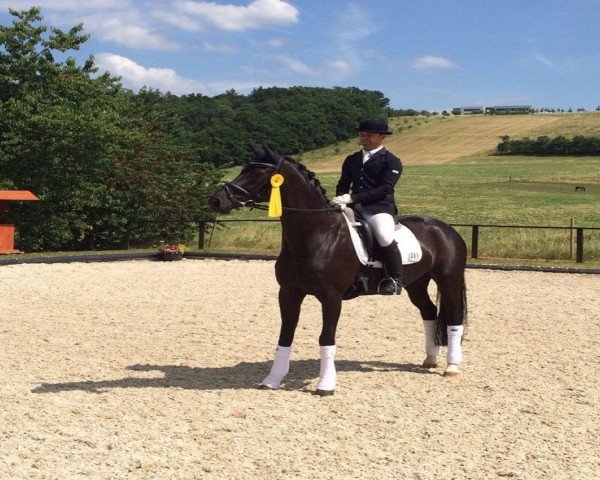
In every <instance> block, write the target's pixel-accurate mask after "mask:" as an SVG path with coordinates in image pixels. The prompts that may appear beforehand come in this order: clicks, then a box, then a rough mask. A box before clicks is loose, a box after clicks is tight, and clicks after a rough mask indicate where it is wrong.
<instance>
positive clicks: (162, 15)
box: [152, 10, 203, 32]
mask: <svg viewBox="0 0 600 480" xmlns="http://www.w3.org/2000/svg"><path fill="white" fill-rule="evenodd" d="M152 16H153V17H154V18H156V19H157V20H160V21H163V22H165V23H167V24H169V25H172V26H174V27H177V28H180V29H181V30H185V31H187V32H197V31H199V30H202V29H203V28H202V25H200V23H198V22H197V21H195V20H193V19H192V18H190V17H189V16H187V15H181V14H179V13H175V12H167V11H164V10H156V11H154V12H153V13H152Z"/></svg>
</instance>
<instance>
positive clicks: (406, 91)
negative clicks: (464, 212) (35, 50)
mask: <svg viewBox="0 0 600 480" xmlns="http://www.w3.org/2000/svg"><path fill="white" fill-rule="evenodd" d="M31 5H37V6H40V7H42V15H43V16H44V22H45V23H46V24H48V25H53V26H56V27H59V28H62V29H67V28H70V27H72V26H74V25H75V24H77V23H83V24H84V28H85V32H86V33H89V34H90V35H91V36H92V37H91V39H90V41H88V42H87V43H86V44H84V46H83V48H82V50H81V51H80V52H76V53H75V54H74V56H75V57H76V58H78V59H80V61H81V62H83V61H84V59H85V58H87V56H89V55H94V57H95V59H96V63H97V65H98V66H99V67H100V68H101V70H103V71H104V70H108V71H110V72H111V73H113V74H114V75H118V76H121V77H122V81H123V83H124V84H125V85H126V86H127V87H129V88H132V89H133V90H136V91H137V90H138V89H139V88H141V87H142V86H149V87H152V88H157V89H159V90H161V91H163V92H166V91H170V92H172V93H175V94H177V95H182V94H187V93H202V94H205V95H216V94H219V93H223V92H224V91H225V90H227V89H231V88H234V89H235V90H237V91H238V92H240V93H249V92H250V91H251V90H252V88H254V87H257V86H265V87H268V86H274V85H277V86H281V87H289V86H293V85H303V86H321V87H333V86H342V87H348V86H353V87H358V88H362V89H369V90H379V91H381V92H383V93H384V94H385V95H386V96H387V97H388V98H389V99H390V105H391V106H392V107H394V108H416V109H419V110H421V109H426V110H442V109H450V108H453V107H458V106H493V105H514V104H527V105H533V106H535V107H550V108H565V109H567V108H570V107H571V108H573V109H577V108H580V107H583V108H586V109H588V110H595V109H596V107H597V106H598V105H600V0H361V1H343V0H291V1H283V0H213V1H200V0H37V1H33V2H32V1H23V0H0V22H1V23H2V24H3V25H6V24H7V23H8V22H9V21H10V19H11V17H10V16H9V15H8V8H9V7H10V8H14V9H17V10H22V9H27V8H29V7H30V6H31Z"/></svg>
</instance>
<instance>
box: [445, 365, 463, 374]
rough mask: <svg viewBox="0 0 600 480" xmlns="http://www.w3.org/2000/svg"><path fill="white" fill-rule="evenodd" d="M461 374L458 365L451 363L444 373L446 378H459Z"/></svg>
mask: <svg viewBox="0 0 600 480" xmlns="http://www.w3.org/2000/svg"><path fill="white" fill-rule="evenodd" d="M459 374H460V372H459V371H458V365H455V364H454V363H449V364H448V366H447V367H446V371H445V372H444V377H458V375H459Z"/></svg>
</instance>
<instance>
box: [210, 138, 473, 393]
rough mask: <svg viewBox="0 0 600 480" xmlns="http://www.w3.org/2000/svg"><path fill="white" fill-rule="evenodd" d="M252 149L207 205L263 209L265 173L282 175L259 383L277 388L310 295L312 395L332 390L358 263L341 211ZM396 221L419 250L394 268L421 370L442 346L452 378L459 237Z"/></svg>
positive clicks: (460, 320)
mask: <svg viewBox="0 0 600 480" xmlns="http://www.w3.org/2000/svg"><path fill="white" fill-rule="evenodd" d="M253 150H254V158H253V159H252V160H250V161H249V162H247V163H246V165H245V166H244V167H243V168H242V171H241V173H240V174H239V175H238V176H237V177H236V178H235V179H234V180H232V181H230V182H227V183H225V184H224V185H223V186H222V187H220V188H219V189H218V190H217V191H216V192H215V193H214V194H213V195H212V196H211V197H210V198H209V200H208V206H209V208H210V209H211V210H212V211H214V212H217V213H220V214H228V213H230V212H231V211H232V210H233V209H238V208H241V207H244V206H245V207H253V208H259V207H261V206H262V207H263V208H265V206H264V205H261V203H264V202H267V201H269V199H270V195H271V190H272V185H273V186H274V185H275V184H272V183H271V178H272V177H274V175H275V174H279V175H281V176H283V184H281V186H280V187H279V190H280V200H281V205H282V212H281V217H280V222H281V227H282V245H281V252H280V254H279V256H278V258H277V261H276V263H275V276H276V279H277V282H278V284H279V287H280V288H279V308H280V315H281V328H280V333H279V339H278V343H277V347H276V349H275V355H274V360H273V364H272V367H271V370H270V372H269V374H268V375H267V377H266V378H265V379H264V380H263V381H262V382H261V383H260V384H259V387H260V388H265V389H273V390H276V389H278V388H280V387H281V385H282V382H283V380H284V377H285V376H286V375H287V373H288V371H289V363H290V355H291V347H292V343H293V340H294V334H295V331H296V327H297V325H298V320H299V315H300V307H301V304H302V301H303V300H304V298H305V297H306V296H307V295H312V296H314V297H316V298H317V300H318V301H319V302H320V304H321V308H322V328H321V332H320V335H319V346H320V371H319V381H318V383H317V386H316V390H315V391H314V392H313V393H314V394H316V395H320V396H327V395H333V393H334V390H335V387H336V381H337V378H336V370H335V353H336V343H335V335H336V329H337V325H338V320H339V318H340V314H341V310H342V301H343V300H344V295H345V294H346V293H347V292H348V290H349V289H350V288H351V287H352V285H353V284H354V282H355V279H356V277H357V274H359V272H361V271H362V270H363V269H364V266H363V265H362V264H361V263H360V261H359V259H358V256H357V254H356V251H355V248H354V246H353V244H352V241H351V235H350V230H349V228H350V227H349V225H348V223H347V221H346V220H345V219H344V213H343V212H342V211H341V210H340V208H339V207H333V206H331V205H330V204H329V200H328V198H327V196H326V192H325V190H324V189H323V187H322V186H321V185H320V182H319V180H318V179H317V178H316V176H315V174H314V173H313V172H311V171H310V170H308V169H307V168H306V167H305V166H304V165H302V164H301V163H299V162H297V161H295V160H293V159H291V158H288V157H283V156H281V155H280V154H278V153H277V152H275V151H273V150H271V149H270V148H269V147H266V146H265V147H263V148H262V149H258V148H254V149H253ZM279 178H281V177H279ZM398 221H399V222H400V223H401V224H402V225H404V226H406V227H408V228H409V229H410V230H411V231H412V232H413V233H414V234H415V236H416V238H417V239H418V241H419V244H420V245H421V249H422V258H421V260H419V261H418V262H417V263H414V264H410V265H403V272H402V278H403V285H404V289H405V291H406V293H407V294H408V297H409V299H410V301H411V302H412V303H413V304H414V305H415V306H416V307H417V308H418V309H419V312H420V314H421V318H422V320H423V326H424V333H425V354H426V357H425V360H424V361H423V363H422V367H423V368H427V369H431V368H436V367H437V366H438V355H439V354H440V347H441V346H447V347H448V348H447V366H446V368H445V371H444V373H443V375H444V376H449V377H452V376H457V375H458V374H459V364H460V363H461V361H462V347H461V344H462V336H463V328H464V324H465V322H466V316H467V296H466V285H465V268H466V259H467V248H466V245H465V242H464V240H463V239H462V237H461V236H460V235H459V234H458V232H457V231H456V230H455V229H454V228H452V227H451V226H450V225H448V224H447V223H444V222H443V221H441V220H439V219H436V218H434V217H428V216H401V217H399V218H398ZM400 248H401V246H400ZM431 280H433V281H434V282H435V283H436V284H437V288H438V294H437V297H438V298H437V300H438V302H437V303H438V305H436V304H435V303H434V302H433V301H432V300H431V298H430V296H429V294H428V291H427V288H428V285H429V283H430V281H431ZM438 306H439V308H438Z"/></svg>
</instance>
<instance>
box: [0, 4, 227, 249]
mask: <svg viewBox="0 0 600 480" xmlns="http://www.w3.org/2000/svg"><path fill="white" fill-rule="evenodd" d="M10 13H11V15H12V16H13V17H15V20H14V21H13V23H12V26H1V25H0V174H1V178H4V179H7V180H5V181H4V184H5V185H7V184H10V186H11V187H16V188H19V189H26V190H31V191H33V192H34V193H36V194H37V195H38V196H39V197H40V199H41V200H42V201H41V202H36V203H35V204H34V205H33V206H27V207H21V208H15V209H13V210H12V212H11V215H12V218H13V220H14V221H15V223H18V224H19V234H20V245H21V246H22V247H23V248H26V249H30V250H55V249H88V248H113V247H115V246H124V247H128V246H129V245H131V244H137V245H142V244H145V243H148V242H151V241H153V240H156V239H157V238H160V237H161V236H163V235H167V234H169V235H171V236H175V235H177V236H185V235H189V233H190V231H189V223H188V222H190V221H193V220H195V219H196V218H198V217H197V216H198V215H200V212H201V210H202V209H201V207H200V204H199V203H198V202H201V201H203V199H205V198H206V196H207V194H206V192H208V191H212V190H214V188H215V185H216V183H217V182H218V178H219V174H218V172H217V171H216V170H215V168H214V167H212V166H202V165H200V164H199V163H198V162H197V160H196V157H195V156H194V155H193V153H192V151H191V150H190V149H187V150H186V149H185V148H179V143H178V140H179V139H180V138H179V137H177V134H180V136H181V137H185V138H186V139H187V131H186V130H185V128H184V127H183V123H182V122H181V120H180V119H179V117H175V118H173V119H172V120H169V119H168V118H167V116H165V115H164V112H163V110H164V106H163V103H164V104H166V102H165V101H163V98H162V96H160V95H159V96H158V97H159V100H160V101H155V100H156V98H153V97H152V95H147V96H145V95H139V96H138V97H136V96H135V95H133V94H132V93H131V92H129V91H126V90H124V89H123V88H122V86H121V83H120V81H119V80H118V79H116V78H113V77H111V76H110V75H109V74H103V75H97V74H98V72H97V69H96V68H95V66H94V62H93V58H89V59H88V60H87V61H86V62H85V63H84V65H83V66H78V65H77V64H76V62H75V60H74V59H73V58H70V57H69V58H67V59H66V60H64V61H62V62H58V61H56V60H55V53H56V51H60V52H67V51H69V50H73V49H78V48H79V46H80V45H81V44H82V43H83V42H85V41H86V40H87V38H88V37H87V35H84V34H83V33H82V26H81V25H77V26H75V27H73V28H72V29H70V30H69V31H68V32H63V31H61V30H58V29H56V28H50V29H49V28H48V27H46V26H43V25H38V24H39V22H41V20H42V17H41V15H40V10H39V9H38V8H31V9H30V10H28V11H23V12H17V11H14V10H10ZM92 75H95V76H94V77H93V76H92ZM155 97H156V95H155ZM161 115H162V116H161ZM187 143H189V141H187ZM182 144H185V141H184V142H182ZM184 207H185V208H184ZM24 208H26V211H25V210H24ZM174 211H177V212H179V213H180V214H178V215H174V214H173V212H174ZM187 215H190V216H189V217H187ZM184 216H185V219H184ZM159 219H161V221H162V225H159V224H158V223H157V222H158V220H159ZM164 219H168V223H169V225H166V224H165V223H166V220H164ZM182 239H183V238H179V239H178V240H182Z"/></svg>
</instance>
